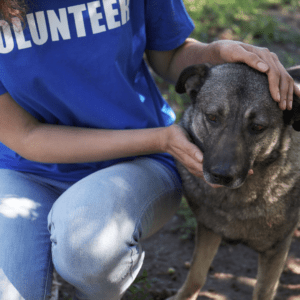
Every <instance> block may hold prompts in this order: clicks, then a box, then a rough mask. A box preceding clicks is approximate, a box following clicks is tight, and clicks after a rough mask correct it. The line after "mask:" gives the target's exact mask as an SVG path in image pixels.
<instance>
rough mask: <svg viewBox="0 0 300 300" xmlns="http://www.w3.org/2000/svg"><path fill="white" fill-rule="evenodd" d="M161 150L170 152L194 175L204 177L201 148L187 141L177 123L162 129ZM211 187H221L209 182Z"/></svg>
mask: <svg viewBox="0 0 300 300" xmlns="http://www.w3.org/2000/svg"><path fill="white" fill-rule="evenodd" d="M164 130H165V131H164V133H165V134H164V135H163V140H162V142H161V144H162V145H163V146H162V148H163V151H164V152H168V153H169V154H171V155H172V156H173V157H174V158H175V159H176V160H178V161H179V162H180V163H181V164H182V165H184V166H185V167H186V169H187V170H188V171H189V172H190V173H192V174H193V175H194V176H196V177H199V178H201V179H203V180H204V181H205V179H204V177H203V154H202V152H201V150H200V149H199V148H198V147H197V146H196V145H194V144H193V143H191V142H190V141H189V135H188V133H187V132H186V131H185V130H184V129H183V128H182V127H180V126H178V125H171V126H169V127H166V128H165V129H164ZM206 183H207V184H209V185H210V186H211V187H213V188H217V187H221V186H220V185H216V184H210V183H209V182H207V181H206Z"/></svg>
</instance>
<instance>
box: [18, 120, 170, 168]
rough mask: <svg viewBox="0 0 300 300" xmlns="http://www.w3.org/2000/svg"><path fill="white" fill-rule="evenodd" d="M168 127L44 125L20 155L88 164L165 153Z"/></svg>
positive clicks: (41, 160) (38, 127)
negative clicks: (117, 127)
mask: <svg viewBox="0 0 300 300" xmlns="http://www.w3.org/2000/svg"><path fill="white" fill-rule="evenodd" d="M163 131H164V128H153V129H138V130H102V129H86V128H78V127H68V126H61V125H49V124H40V125H39V126H36V127H35V128H34V129H33V130H32V131H31V132H30V133H29V134H28V136H27V137H26V139H24V142H23V145H22V148H23V149H22V151H20V152H21V153H19V154H20V155H22V156H24V157H25V158H26V159H29V160H32V161H38V162H42V163H85V162H96V161H104V160H110V159H116V158H121V157H128V156H137V155H146V154H152V153H158V152H162V145H161V142H160V141H161V139H160V136H161V134H162V132H163Z"/></svg>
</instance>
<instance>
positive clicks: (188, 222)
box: [177, 197, 197, 240]
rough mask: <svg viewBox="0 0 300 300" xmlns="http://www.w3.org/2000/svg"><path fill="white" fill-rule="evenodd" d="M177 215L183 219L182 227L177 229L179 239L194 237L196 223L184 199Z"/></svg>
mask: <svg viewBox="0 0 300 300" xmlns="http://www.w3.org/2000/svg"><path fill="white" fill-rule="evenodd" d="M177 214H178V215H180V216H182V217H183V218H184V223H183V225H181V226H180V228H177V229H179V233H180V239H182V240H186V239H190V238H191V237H194V236H195V230H196V226H197V222H196V219H195V217H194V214H193V213H192V211H191V209H190V208H189V206H188V203H187V201H186V199H185V198H184V197H183V198H182V200H181V203H180V207H179V210H178V211H177Z"/></svg>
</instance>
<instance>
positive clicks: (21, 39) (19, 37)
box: [12, 18, 32, 50]
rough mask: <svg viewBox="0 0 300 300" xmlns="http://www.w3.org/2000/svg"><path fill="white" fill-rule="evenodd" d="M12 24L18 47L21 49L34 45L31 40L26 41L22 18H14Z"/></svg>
mask: <svg viewBox="0 0 300 300" xmlns="http://www.w3.org/2000/svg"><path fill="white" fill-rule="evenodd" d="M12 24H13V29H14V32H15V36H16V41H17V45H18V48H19V49H20V50H21V49H26V48H30V47H31V46H32V45H31V41H25V36H24V32H23V30H22V23H21V21H20V19H19V18H12Z"/></svg>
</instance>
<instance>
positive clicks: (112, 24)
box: [103, 0, 121, 29]
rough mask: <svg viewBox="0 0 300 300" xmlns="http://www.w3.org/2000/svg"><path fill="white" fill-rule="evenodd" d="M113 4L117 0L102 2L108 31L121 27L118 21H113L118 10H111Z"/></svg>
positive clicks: (104, 0)
mask: <svg viewBox="0 0 300 300" xmlns="http://www.w3.org/2000/svg"><path fill="white" fill-rule="evenodd" d="M115 3H117V0H103V6H104V11H105V16H106V22H107V27H108V29H114V28H117V27H119V26H121V23H120V21H116V20H115V16H117V15H118V14H119V11H118V9H117V8H113V4H115Z"/></svg>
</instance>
